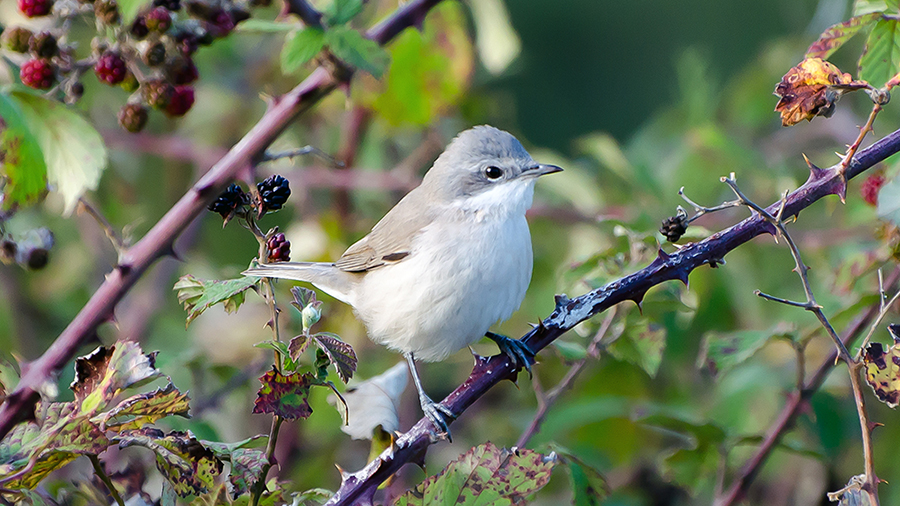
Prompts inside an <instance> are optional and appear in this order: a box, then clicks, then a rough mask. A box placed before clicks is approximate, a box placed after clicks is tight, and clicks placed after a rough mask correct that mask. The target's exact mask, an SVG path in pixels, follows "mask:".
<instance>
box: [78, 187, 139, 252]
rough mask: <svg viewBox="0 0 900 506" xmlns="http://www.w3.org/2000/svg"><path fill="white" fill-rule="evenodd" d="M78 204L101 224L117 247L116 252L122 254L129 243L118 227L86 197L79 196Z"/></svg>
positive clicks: (108, 237) (110, 240) (107, 236)
mask: <svg viewBox="0 0 900 506" xmlns="http://www.w3.org/2000/svg"><path fill="white" fill-rule="evenodd" d="M78 206H79V207H80V208H81V209H83V210H84V212H86V213H88V215H90V217H91V218H93V219H94V221H96V222H97V224H98V225H100V228H101V229H103V232H104V233H105V234H106V238H107V239H109V242H111V243H112V245H113V248H115V250H116V253H117V254H118V255H120V256H121V255H122V253H124V252H125V250H126V249H127V248H128V245H127V244H125V241H124V240H122V238H121V237H120V236H119V234H118V232H116V229H115V228H113V226H112V225H111V224H110V223H109V220H107V219H106V217H105V216H103V213H101V212H100V211H98V210H97V208H95V207H94V206H93V205H92V204H91V203H90V202H88V200H87V199H86V198H84V197H78Z"/></svg>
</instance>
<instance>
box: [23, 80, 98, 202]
mask: <svg viewBox="0 0 900 506" xmlns="http://www.w3.org/2000/svg"><path fill="white" fill-rule="evenodd" d="M7 90H11V91H9V94H8V96H9V97H10V98H11V99H13V100H15V101H16V102H17V104H18V105H19V108H20V110H21V112H22V117H23V118H24V120H25V123H26V124H27V126H28V130H29V131H30V132H31V134H32V135H33V136H34V138H35V140H36V141H37V144H38V146H40V148H41V152H42V153H43V154H44V163H45V164H46V166H47V181H48V182H49V184H50V186H51V188H52V189H53V190H54V191H57V192H59V193H60V195H62V197H63V201H64V203H65V207H64V213H65V214H66V215H68V214H70V213H71V212H72V211H73V210H74V209H75V206H76V204H77V203H78V198H79V197H81V195H82V194H83V193H84V192H86V191H88V190H94V189H96V188H97V184H98V183H99V182H100V176H101V175H102V174H103V169H104V168H106V146H104V144H103V138H102V137H101V136H100V134H99V133H97V130H95V129H94V127H93V126H91V124H90V123H88V122H87V121H85V120H84V118H82V117H81V116H79V115H78V114H77V113H75V112H74V111H71V110H69V109H68V108H66V106H64V105H62V104H60V103H58V102H54V101H52V100H49V99H47V98H44V97H43V96H42V95H37V94H34V93H33V92H32V91H30V90H25V89H23V87H20V86H16V87H9V88H7Z"/></svg>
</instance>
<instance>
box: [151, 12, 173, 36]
mask: <svg viewBox="0 0 900 506" xmlns="http://www.w3.org/2000/svg"><path fill="white" fill-rule="evenodd" d="M144 23H145V24H146V25H147V28H148V29H149V30H150V31H151V32H159V33H162V32H165V31H166V30H168V29H169V27H170V26H172V15H171V14H169V9H166V8H165V7H154V8H153V9H150V12H148V13H147V14H145V15H144Z"/></svg>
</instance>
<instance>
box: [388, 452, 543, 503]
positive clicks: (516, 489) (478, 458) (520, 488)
mask: <svg viewBox="0 0 900 506" xmlns="http://www.w3.org/2000/svg"><path fill="white" fill-rule="evenodd" d="M556 464H557V457H556V454H553V453H551V454H550V455H547V456H545V455H542V454H540V453H538V452H534V451H531V450H524V449H522V450H515V451H510V450H506V449H500V448H497V447H496V446H494V444H493V443H490V442H488V443H485V444H483V445H480V446H477V447H475V448H472V449H471V450H469V451H468V452H466V453H465V454H464V455H462V456H460V458H459V459H457V460H454V461H453V462H451V463H450V464H448V465H447V467H446V468H444V470H443V471H441V472H440V474H437V475H435V476H432V477H430V478H428V479H427V480H425V481H424V482H422V483H420V484H419V485H418V486H417V487H416V488H415V489H414V490H410V491H409V492H407V493H406V494H404V495H402V496H400V497H399V498H398V499H397V501H396V502H394V506H412V505H423V506H424V505H431V504H458V505H469V506H471V505H475V504H515V505H524V504H525V500H526V498H527V497H528V496H529V495H531V494H533V493H535V492H537V491H538V490H540V489H541V488H543V487H544V485H546V484H547V482H549V481H550V473H551V472H552V471H553V468H554V466H556Z"/></svg>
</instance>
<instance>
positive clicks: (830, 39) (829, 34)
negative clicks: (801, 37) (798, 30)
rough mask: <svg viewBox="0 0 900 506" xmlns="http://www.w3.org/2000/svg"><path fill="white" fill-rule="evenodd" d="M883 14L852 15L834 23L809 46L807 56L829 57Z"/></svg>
mask: <svg viewBox="0 0 900 506" xmlns="http://www.w3.org/2000/svg"><path fill="white" fill-rule="evenodd" d="M881 16H882V13H881V12H870V13H868V14H863V15H862V16H855V17H852V18H850V19H848V20H847V21H844V22H843V23H838V24H836V25H832V26H831V27H829V28H828V29H827V30H825V31H824V32H822V35H820V36H819V40H817V41H815V42H813V44H812V45H811V46H809V49H807V50H806V58H821V59H823V60H825V59H827V58H828V57H829V56H831V54H832V53H834V52H835V51H837V50H838V49H839V48H840V47H841V46H843V45H844V43H845V42H847V41H848V40H850V39H851V38H852V37H853V36H854V35H856V34H857V33H859V32H860V31H861V30H862V29H863V28H868V27H869V26H871V25H873V24H874V23H875V22H876V21H878V20H879V19H881Z"/></svg>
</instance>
